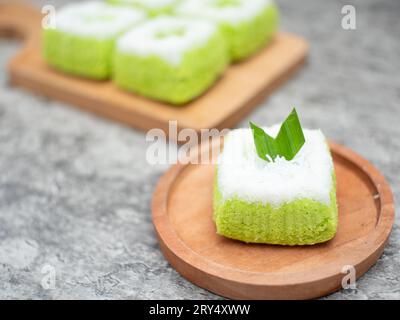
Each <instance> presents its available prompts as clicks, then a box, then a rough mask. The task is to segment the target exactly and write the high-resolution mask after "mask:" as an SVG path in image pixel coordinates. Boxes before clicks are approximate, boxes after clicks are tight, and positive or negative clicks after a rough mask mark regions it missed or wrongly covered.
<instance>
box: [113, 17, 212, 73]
mask: <svg viewBox="0 0 400 320" xmlns="http://www.w3.org/2000/svg"><path fill="white" fill-rule="evenodd" d="M216 32H217V27H216V25H215V24H214V23H212V22H208V21H203V20H196V19H187V18H178V17H166V16H165V17H159V18H156V19H154V20H150V21H147V22H145V23H142V24H140V25H139V26H138V27H136V28H134V29H133V30H131V31H129V32H127V33H126V34H125V35H123V36H122V37H121V38H119V39H118V42H117V50H118V51H119V52H124V53H130V54H133V55H137V56H142V57H146V56H152V55H154V56H157V57H159V58H160V59H163V60H165V61H167V62H168V63H170V64H172V65H179V64H180V63H181V61H182V57H183V55H184V54H185V53H186V52H188V51H189V50H193V49H195V48H197V47H201V46H203V45H205V44H206V43H207V42H208V41H209V40H210V38H211V37H212V36H213V35H214V34H215V33H216Z"/></svg>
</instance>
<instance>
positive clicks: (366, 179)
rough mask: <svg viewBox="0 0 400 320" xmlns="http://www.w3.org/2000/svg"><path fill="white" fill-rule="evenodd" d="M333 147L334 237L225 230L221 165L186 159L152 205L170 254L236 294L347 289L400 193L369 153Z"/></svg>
mask: <svg viewBox="0 0 400 320" xmlns="http://www.w3.org/2000/svg"><path fill="white" fill-rule="evenodd" d="M330 147H331V151H332V155H333V159H334V163H335V169H336V176H337V183H338V189H337V197H338V203H339V227H338V232H337V235H336V236H335V238H334V239H333V240H331V241H329V242H326V243H324V244H319V245H314V246H296V247H288V246H274V245H262V244H245V243H242V242H239V241H234V240H230V239H227V238H224V237H221V236H219V235H217V234H216V229H215V225H214V222H213V219H212V198H213V178H214V170H215V168H214V165H211V164H210V165H194V164H188V165H183V164H178V165H175V166H173V167H172V168H171V169H170V170H169V171H168V172H167V173H166V174H165V175H164V176H163V177H162V178H161V180H160V182H159V184H158V186H157V189H156V191H155V194H154V197H153V204H152V210H153V223H154V226H155V230H156V233H157V236H158V240H159V243H160V247H161V250H162V252H163V253H164V255H165V257H166V259H167V260H168V261H169V262H170V264H171V265H172V266H173V267H174V268H175V269H176V270H177V271H178V272H179V273H180V274H181V275H182V276H183V277H185V278H186V279H188V280H189V281H191V282H193V283H194V284H196V285H198V286H200V287H202V288H205V289H207V290H209V291H211V292H214V293H216V294H219V295H221V296H224V297H228V298H234V299H310V298H316V297H321V296H324V295H326V294H328V293H331V292H334V291H336V290H339V289H340V288H341V283H342V279H343V277H344V276H345V275H346V273H345V270H346V269H344V267H345V266H349V265H350V266H354V267H355V270H356V276H357V278H358V277H360V276H361V275H363V274H364V273H365V272H366V271H367V270H368V269H369V268H370V267H371V266H372V265H373V264H374V263H375V262H376V261H377V259H378V258H379V257H380V255H381V254H382V252H383V248H384V246H385V243H386V241H387V240H388V237H389V234H390V231H391V229H392V225H393V221H394V204H393V197H392V192H391V190H390V187H389V185H388V183H387V182H386V180H385V178H384V177H383V176H382V175H381V174H380V173H379V172H378V170H377V169H376V168H375V167H373V166H372V165H371V164H370V163H369V162H368V161H367V160H365V159H363V158H362V157H360V156H359V155H357V154H356V153H354V152H353V151H351V150H349V149H347V148H345V147H343V146H341V145H338V144H335V143H330Z"/></svg>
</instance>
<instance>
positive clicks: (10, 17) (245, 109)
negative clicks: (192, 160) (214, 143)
mask: <svg viewBox="0 0 400 320" xmlns="http://www.w3.org/2000/svg"><path fill="white" fill-rule="evenodd" d="M41 19H42V15H41V13H40V12H39V11H38V10H37V9H36V8H33V7H30V6H27V5H26V4H15V3H13V4H8V5H7V4H6V5H0V31H2V32H3V33H4V32H6V33H7V34H12V35H14V34H17V35H21V36H23V37H24V38H25V46H24V48H23V49H22V50H21V51H20V52H19V53H18V54H17V55H16V56H15V57H14V58H12V60H11V61H10V63H9V75H10V80H11V83H13V84H15V85H18V86H21V87H24V88H27V89H29V90H32V91H34V92H36V93H38V94H42V95H45V96H48V97H51V98H54V99H57V100H61V101H65V102H67V103H70V104H72V105H74V106H77V107H80V108H82V109H85V110H87V111H90V112H93V113H96V114H98V115H101V116H104V117H106V118H110V119H113V120H116V121H120V122H123V123H126V124H128V125H131V126H134V127H136V128H139V129H142V130H149V129H151V128H161V129H163V130H165V131H167V128H168V121H169V120H177V122H178V127H179V128H180V129H182V128H193V129H195V130H197V131H199V130H200V129H202V128H218V129H222V128H230V127H232V126H234V125H235V124H236V123H237V122H239V121H240V120H241V119H242V118H243V117H244V116H245V115H246V114H247V113H249V112H250V111H251V110H252V109H253V108H254V107H255V106H256V105H257V104H259V103H260V101H262V100H263V99H264V98H265V97H266V96H267V95H268V94H270V93H271V92H272V91H274V90H275V89H276V88H277V87H278V86H279V85H281V84H282V83H283V82H284V81H285V80H287V79H288V78H289V77H290V76H292V74H293V73H294V72H295V71H296V70H297V69H298V68H299V66H301V65H302V64H303V62H304V61H305V59H306V57H307V54H308V45H307V43H306V41H305V40H304V39H303V38H300V37H298V36H295V35H292V34H288V33H279V34H278V35H277V36H276V37H275V39H274V40H273V42H272V43H271V44H270V45H269V46H268V47H267V48H265V49H264V50H263V51H262V52H260V53H259V54H257V55H256V56H254V57H252V58H250V59H248V60H247V61H245V62H242V63H238V64H234V65H232V66H230V67H229V69H228V70H227V72H226V73H225V75H224V76H223V77H222V78H221V79H220V80H219V81H218V82H217V83H216V84H215V85H214V86H213V87H212V88H211V89H210V90H208V91H207V92H206V93H205V94H204V95H203V96H201V97H200V98H198V99H196V100H195V101H193V102H191V103H189V104H187V105H185V106H181V107H177V106H171V105H168V104H164V103H160V102H157V101H153V100H150V99H146V98H143V97H140V96H137V95H134V94H131V93H128V92H125V91H123V90H121V89H119V88H117V87H116V86H115V85H114V84H113V83H112V82H111V81H103V82H101V81H91V80H86V79H81V78H77V77H73V76H68V75H65V74H62V73H59V72H57V71H54V70H53V69H51V68H49V67H48V66H47V65H46V63H45V62H44V61H43V59H42V57H41V40H40V33H41V32H40V31H41Z"/></svg>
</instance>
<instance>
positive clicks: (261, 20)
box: [221, 4, 279, 61]
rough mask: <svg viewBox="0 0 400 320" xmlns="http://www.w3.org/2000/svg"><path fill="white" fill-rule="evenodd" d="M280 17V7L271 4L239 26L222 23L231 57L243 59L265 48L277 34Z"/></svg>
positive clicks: (238, 59) (237, 59) (235, 59)
mask: <svg viewBox="0 0 400 320" xmlns="http://www.w3.org/2000/svg"><path fill="white" fill-rule="evenodd" d="M278 18H279V12H278V8H277V6H276V5H275V4H271V5H270V6H268V7H267V8H266V9H265V10H264V11H263V12H261V13H260V14H259V15H258V16H257V17H256V18H255V19H253V20H251V21H248V22H244V23H241V24H239V25H237V26H232V25H229V24H222V25H221V28H222V31H223V33H224V35H225V37H226V39H227V41H228V42H229V44H230V53H231V59H232V60H233V61H240V60H243V59H245V58H247V57H248V56H250V55H252V54H254V53H255V52H257V51H259V50H260V49H261V48H263V47H264V46H265V45H266V44H267V43H268V42H269V41H270V40H271V39H272V37H273V35H274V34H275V32H276V30H277V27H278Z"/></svg>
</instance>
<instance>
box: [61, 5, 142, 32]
mask: <svg viewBox="0 0 400 320" xmlns="http://www.w3.org/2000/svg"><path fill="white" fill-rule="evenodd" d="M145 17H146V14H145V13H144V12H142V11H140V10H136V9H131V8H126V7H116V6H112V5H108V4H106V3H102V2H98V1H89V2H84V3H73V4H69V5H66V6H64V7H63V8H62V9H60V10H58V11H57V14H56V20H55V21H56V28H57V30H59V31H61V32H65V33H69V34H73V35H77V36H82V37H93V38H98V39H107V38H111V37H114V36H116V35H118V34H119V33H121V32H122V31H124V30H126V29H127V28H129V27H130V26H133V25H134V24H136V23H138V22H140V21H142V20H144V19H145Z"/></svg>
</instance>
